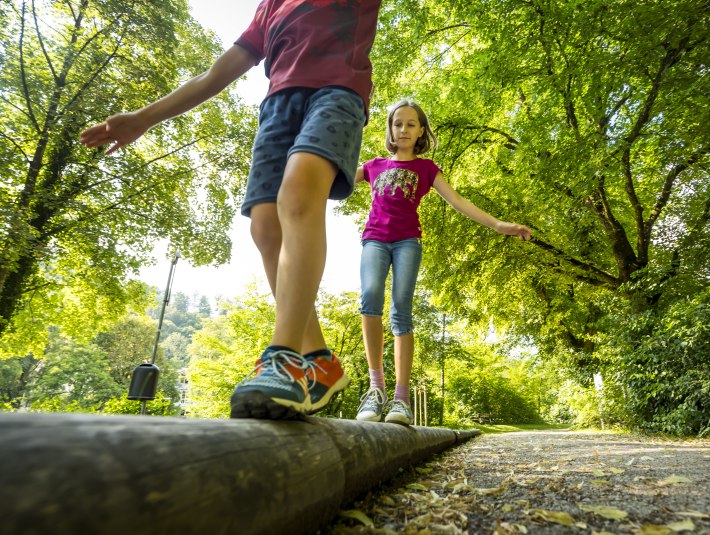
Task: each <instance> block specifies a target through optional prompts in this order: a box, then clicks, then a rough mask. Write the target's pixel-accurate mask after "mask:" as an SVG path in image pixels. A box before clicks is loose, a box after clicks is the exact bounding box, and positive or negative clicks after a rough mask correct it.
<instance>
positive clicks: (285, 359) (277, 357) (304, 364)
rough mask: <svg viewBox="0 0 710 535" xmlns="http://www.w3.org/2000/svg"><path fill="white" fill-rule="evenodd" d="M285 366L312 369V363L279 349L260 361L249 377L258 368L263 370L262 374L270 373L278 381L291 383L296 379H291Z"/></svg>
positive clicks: (295, 354)
mask: <svg viewBox="0 0 710 535" xmlns="http://www.w3.org/2000/svg"><path fill="white" fill-rule="evenodd" d="M269 366H270V367H271V370H269V369H268V367H269ZM287 366H292V367H294V368H300V369H302V370H308V369H310V368H311V367H312V363H309V362H308V361H307V360H306V359H304V358H303V357H302V356H301V355H299V354H298V353H296V352H294V351H288V350H286V349H279V350H277V351H274V352H272V353H269V354H268V355H267V356H266V358H264V359H262V361H261V362H260V363H259V364H257V366H256V367H255V368H254V369H253V370H252V372H251V373H250V374H249V376H250V377H251V376H252V375H254V374H256V372H257V371H258V370H259V369H260V368H264V373H269V372H271V374H272V375H274V376H276V377H278V378H279V379H282V380H284V381H290V382H292V383H293V382H295V381H296V379H295V378H294V377H293V375H292V374H291V372H290V371H288V368H287Z"/></svg>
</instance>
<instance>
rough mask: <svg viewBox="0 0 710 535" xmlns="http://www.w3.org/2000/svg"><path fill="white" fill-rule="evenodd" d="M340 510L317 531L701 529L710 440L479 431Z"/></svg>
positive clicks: (705, 520)
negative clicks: (327, 526) (337, 518)
mask: <svg viewBox="0 0 710 535" xmlns="http://www.w3.org/2000/svg"><path fill="white" fill-rule="evenodd" d="M344 515H345V516H343V517H342V518H341V520H340V521H339V522H338V523H336V524H334V525H333V526H331V528H330V529H329V530H327V531H325V532H324V533H327V534H329V535H336V534H355V533H368V534H392V533H404V534H412V535H413V534H417V535H429V534H433V535H436V534H441V535H448V534H451V535H455V534H460V533H471V534H473V533H481V534H494V535H513V534H515V535H517V534H525V533H529V534H562V533H578V534H585V533H586V534H590V535H594V534H599V535H601V534H609V533H614V534H627V533H631V534H641V535H665V534H668V535H672V534H675V533H685V534H689V533H697V534H710V441H664V440H658V439H649V438H644V437H638V436H633V435H625V434H624V435H618V434H612V433H586V432H568V431H545V432H519V433H506V434H497V435H483V436H481V437H478V438H475V439H473V440H471V441H469V442H467V443H466V444H463V445H462V446H459V447H458V448H456V449H454V450H451V451H449V452H447V453H445V454H443V455H441V456H439V457H438V458H437V459H435V460H433V461H432V462H430V463H429V464H427V465H426V466H424V467H419V468H418V469H417V471H416V473H412V472H410V473H407V474H403V475H402V476H401V477H399V478H398V479H397V480H396V481H394V482H392V484H391V485H388V486H387V487H385V488H383V489H382V491H381V492H380V493H379V494H374V493H373V494H370V495H369V496H368V497H367V498H365V499H364V500H362V501H360V502H356V503H354V504H351V508H350V509H348V510H347V511H345V512H344Z"/></svg>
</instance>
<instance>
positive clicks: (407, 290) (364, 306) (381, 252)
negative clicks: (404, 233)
mask: <svg viewBox="0 0 710 535" xmlns="http://www.w3.org/2000/svg"><path fill="white" fill-rule="evenodd" d="M421 261H422V241H421V240H420V239H418V238H411V239H407V240H400V241H396V242H391V243H386V242H381V241H377V240H365V241H363V242H362V255H361V257H360V286H361V287H362V290H361V292H362V294H361V307H360V313H361V314H362V315H364V316H382V310H383V308H384V303H385V281H386V280H387V275H388V273H389V270H390V266H392V300H391V303H390V325H391V327H392V333H393V334H394V335H395V336H402V335H405V334H409V333H410V332H412V327H413V326H412V302H413V300H414V287H415V286H416V284H417V275H418V274H419V265H420V264H421Z"/></svg>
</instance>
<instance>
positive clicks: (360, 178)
mask: <svg viewBox="0 0 710 535" xmlns="http://www.w3.org/2000/svg"><path fill="white" fill-rule="evenodd" d="M363 180H365V171H363V170H362V166H360V167H358V168H357V171H355V184H357V183H358V182H362V181H363Z"/></svg>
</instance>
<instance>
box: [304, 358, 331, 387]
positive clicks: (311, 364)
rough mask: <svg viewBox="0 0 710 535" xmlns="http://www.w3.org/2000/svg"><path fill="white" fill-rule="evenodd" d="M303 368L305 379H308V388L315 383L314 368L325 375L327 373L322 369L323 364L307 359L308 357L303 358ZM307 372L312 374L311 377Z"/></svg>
mask: <svg viewBox="0 0 710 535" xmlns="http://www.w3.org/2000/svg"><path fill="white" fill-rule="evenodd" d="M303 361H304V363H303V369H304V370H305V373H306V379H308V388H311V387H312V386H313V385H314V384H316V382H317V381H316V368H318V369H319V370H320V371H322V372H323V373H324V374H325V375H328V372H327V371H325V369H323V366H321V365H320V364H318V363H317V362H316V361H315V360H308V359H303ZM309 374H312V377H311V376H309Z"/></svg>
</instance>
